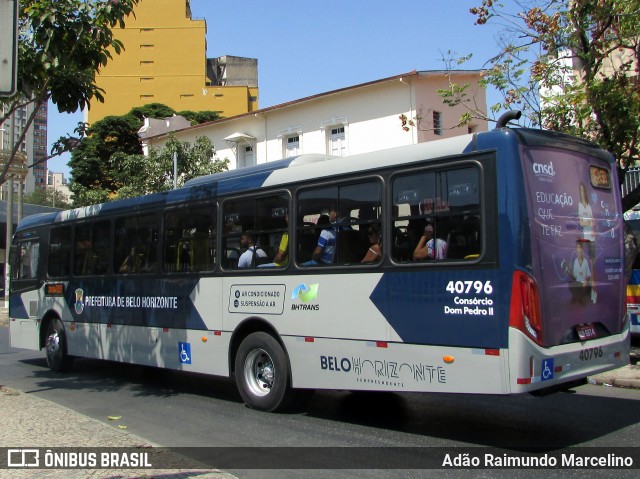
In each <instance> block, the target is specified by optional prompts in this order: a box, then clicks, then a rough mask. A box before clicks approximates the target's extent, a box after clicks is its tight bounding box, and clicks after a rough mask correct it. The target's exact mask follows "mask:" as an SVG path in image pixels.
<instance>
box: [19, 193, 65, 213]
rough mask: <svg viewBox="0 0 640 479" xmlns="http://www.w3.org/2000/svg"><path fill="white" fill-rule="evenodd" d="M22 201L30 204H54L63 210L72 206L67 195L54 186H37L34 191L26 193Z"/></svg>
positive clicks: (53, 205)
mask: <svg viewBox="0 0 640 479" xmlns="http://www.w3.org/2000/svg"><path fill="white" fill-rule="evenodd" d="M22 201H23V202H24V203H27V204H30V205H40V206H52V207H56V208H62V209H63V210H68V209H70V208H71V203H70V202H69V201H68V200H67V197H66V196H65V195H64V194H63V193H62V192H61V191H58V190H54V189H53V188H36V189H35V191H33V192H32V193H29V194H26V195H24V196H23V198H22Z"/></svg>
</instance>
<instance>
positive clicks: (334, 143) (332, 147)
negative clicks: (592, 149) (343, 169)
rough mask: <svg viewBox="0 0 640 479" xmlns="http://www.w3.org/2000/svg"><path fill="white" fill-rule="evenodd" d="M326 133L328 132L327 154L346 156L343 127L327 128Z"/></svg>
mask: <svg viewBox="0 0 640 479" xmlns="http://www.w3.org/2000/svg"><path fill="white" fill-rule="evenodd" d="M327 131H328V132H329V138H328V146H329V148H328V150H329V151H328V153H329V154H330V155H333V156H346V154H347V142H346V137H345V133H344V126H334V127H331V128H329V129H328V130H327Z"/></svg>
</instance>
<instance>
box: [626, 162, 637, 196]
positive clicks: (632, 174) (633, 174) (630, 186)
mask: <svg viewBox="0 0 640 479" xmlns="http://www.w3.org/2000/svg"><path fill="white" fill-rule="evenodd" d="M639 185H640V167H634V168H628V169H627V174H626V175H624V183H623V184H622V185H621V187H622V196H626V195H627V194H628V193H629V192H631V191H633V190H634V189H635V188H637V187H638V186H639Z"/></svg>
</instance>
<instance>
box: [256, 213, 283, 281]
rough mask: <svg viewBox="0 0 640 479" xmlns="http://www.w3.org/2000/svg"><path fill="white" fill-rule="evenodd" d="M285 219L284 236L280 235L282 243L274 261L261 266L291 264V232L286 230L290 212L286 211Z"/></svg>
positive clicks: (281, 266)
mask: <svg viewBox="0 0 640 479" xmlns="http://www.w3.org/2000/svg"><path fill="white" fill-rule="evenodd" d="M284 221H285V226H284V228H285V231H283V232H282V236H280V244H279V246H278V251H277V252H276V254H275V255H274V257H273V262H272V263H266V264H261V265H259V267H260V268H286V267H287V265H288V264H289V232H288V231H287V230H286V228H287V227H288V225H289V214H288V213H285V215H284Z"/></svg>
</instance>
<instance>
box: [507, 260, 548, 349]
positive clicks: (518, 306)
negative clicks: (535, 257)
mask: <svg viewBox="0 0 640 479" xmlns="http://www.w3.org/2000/svg"><path fill="white" fill-rule="evenodd" d="M509 326H511V327H512V328H516V329H518V330H520V331H522V332H524V333H525V334H527V336H529V337H530V338H531V339H533V340H534V341H535V342H536V343H538V344H539V345H542V339H543V338H542V318H541V315H540V296H539V294H538V286H537V285H536V282H535V281H534V279H533V278H532V277H531V276H529V275H528V274H527V273H525V272H523V271H515V272H514V273H513V282H512V286H511V307H510V315H509Z"/></svg>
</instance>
